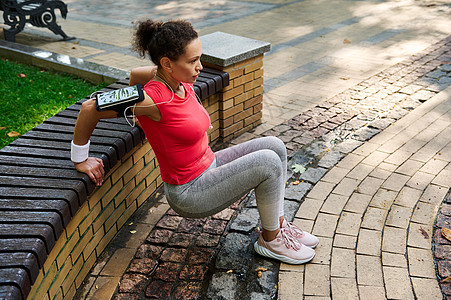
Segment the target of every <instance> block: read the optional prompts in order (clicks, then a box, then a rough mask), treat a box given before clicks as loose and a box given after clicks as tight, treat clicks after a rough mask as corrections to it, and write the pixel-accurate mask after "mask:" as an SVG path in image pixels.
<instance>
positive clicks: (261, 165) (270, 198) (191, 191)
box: [164, 136, 287, 230]
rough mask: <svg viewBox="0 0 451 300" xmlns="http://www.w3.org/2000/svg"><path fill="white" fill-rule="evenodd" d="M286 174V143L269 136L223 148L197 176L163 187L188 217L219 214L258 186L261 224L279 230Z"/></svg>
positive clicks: (167, 196) (170, 199)
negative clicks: (178, 183) (185, 181)
mask: <svg viewBox="0 0 451 300" xmlns="http://www.w3.org/2000/svg"><path fill="white" fill-rule="evenodd" d="M286 174H287V151H286V148H285V144H284V143H283V142H282V141H281V140H280V139H278V138H276V137H272V136H270V137H263V138H257V139H254V140H251V141H248V142H245V143H242V144H239V145H236V146H232V147H230V148H227V149H224V150H220V151H218V152H216V153H215V160H214V161H213V163H212V164H211V166H210V167H209V168H208V169H207V170H205V172H203V173H202V174H201V175H199V176H198V177H197V178H195V179H193V180H192V181H190V182H188V183H186V184H183V185H171V184H167V183H165V184H164V187H165V193H166V198H167V199H168V203H169V205H170V206H171V207H172V209H173V210H174V211H176V212H177V213H178V214H180V215H181V216H183V217H188V218H204V217H207V216H211V215H213V214H216V213H218V212H220V211H221V210H223V209H225V208H227V207H228V206H230V205H231V204H232V203H234V202H235V201H237V200H238V199H240V198H241V197H242V196H244V195H245V194H246V193H248V192H249V191H250V190H251V189H255V197H256V199H257V208H258V212H259V214H260V219H261V222H262V227H263V228H264V229H266V230H276V229H278V228H279V227H280V226H279V217H280V216H283V199H284V193H285V182H286Z"/></svg>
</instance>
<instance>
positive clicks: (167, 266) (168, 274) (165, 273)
mask: <svg viewBox="0 0 451 300" xmlns="http://www.w3.org/2000/svg"><path fill="white" fill-rule="evenodd" d="M180 270H181V265H180V264H177V263H172V262H165V263H162V264H161V265H159V266H158V267H157V269H156V270H155V272H154V274H153V279H160V280H163V281H170V282H172V281H176V279H177V276H178V274H179V273H180Z"/></svg>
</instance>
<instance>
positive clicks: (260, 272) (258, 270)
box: [255, 267, 268, 278]
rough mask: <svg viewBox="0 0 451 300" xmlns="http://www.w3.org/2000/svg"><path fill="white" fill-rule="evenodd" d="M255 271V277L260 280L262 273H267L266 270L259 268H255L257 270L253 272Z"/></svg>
mask: <svg viewBox="0 0 451 300" xmlns="http://www.w3.org/2000/svg"><path fill="white" fill-rule="evenodd" d="M255 271H256V272H257V277H258V278H262V276H263V272H265V271H268V269H266V268H263V267H260V268H257V270H255Z"/></svg>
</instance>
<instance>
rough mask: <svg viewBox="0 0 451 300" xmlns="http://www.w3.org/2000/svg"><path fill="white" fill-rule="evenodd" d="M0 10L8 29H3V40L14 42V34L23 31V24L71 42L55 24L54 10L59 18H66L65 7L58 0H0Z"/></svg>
mask: <svg viewBox="0 0 451 300" xmlns="http://www.w3.org/2000/svg"><path fill="white" fill-rule="evenodd" d="M0 9H1V10H3V20H4V23H5V24H6V25H9V26H10V28H9V29H5V30H4V33H5V39H6V40H7V41H10V42H15V41H16V34H17V33H19V32H21V31H22V30H23V29H24V26H25V23H27V22H28V23H30V24H32V25H34V26H37V27H47V28H48V29H50V30H51V31H52V32H53V33H55V34H59V35H61V36H62V37H63V40H65V41H66V40H71V39H74V37H68V36H67V35H66V34H65V33H64V31H63V30H62V29H61V26H59V25H58V24H57V23H56V15H55V10H56V9H59V10H60V12H61V16H62V17H63V18H64V19H65V18H66V16H67V5H66V4H65V3H64V2H62V1H59V0H1V3H0Z"/></svg>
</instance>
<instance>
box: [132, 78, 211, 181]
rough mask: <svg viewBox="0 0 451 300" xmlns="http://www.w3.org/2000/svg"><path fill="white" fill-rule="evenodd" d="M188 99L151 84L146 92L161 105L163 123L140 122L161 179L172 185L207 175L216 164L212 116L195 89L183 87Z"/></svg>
mask: <svg viewBox="0 0 451 300" xmlns="http://www.w3.org/2000/svg"><path fill="white" fill-rule="evenodd" d="M182 84H183V87H184V88H185V98H183V99H182V98H180V97H178V96H177V95H174V98H173V100H172V101H171V102H169V103H163V102H167V101H170V100H171V98H172V96H173V93H172V92H171V91H170V90H169V89H168V88H167V87H166V86H165V85H164V84H162V83H161V82H157V81H149V82H148V83H147V84H146V85H145V86H144V91H145V92H146V93H147V95H149V97H150V98H152V100H153V101H154V102H155V103H157V104H158V103H161V104H159V105H158V109H159V110H160V113H161V120H160V121H158V122H155V121H153V120H151V119H150V118H148V117H147V116H139V117H138V120H139V123H140V124H141V127H142V129H143V130H144V133H145V135H146V138H147V140H148V141H149V143H150V145H151V146H152V149H153V150H154V152H155V156H156V157H157V160H158V164H159V165H160V172H161V178H162V179H163V181H164V182H166V183H169V184H175V185H180V184H185V183H187V182H189V181H191V180H193V179H194V178H196V177H197V176H199V175H200V174H201V173H202V172H203V171H205V170H206V169H207V168H208V167H209V166H210V165H211V163H212V162H213V160H214V153H213V151H212V150H211V148H210V146H209V145H208V135H207V130H208V128H209V126H210V116H209V115H208V112H207V111H206V110H205V108H204V107H203V106H202V105H200V103H199V102H198V101H197V99H196V96H195V94H194V90H193V85H192V84H188V83H182Z"/></svg>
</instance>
